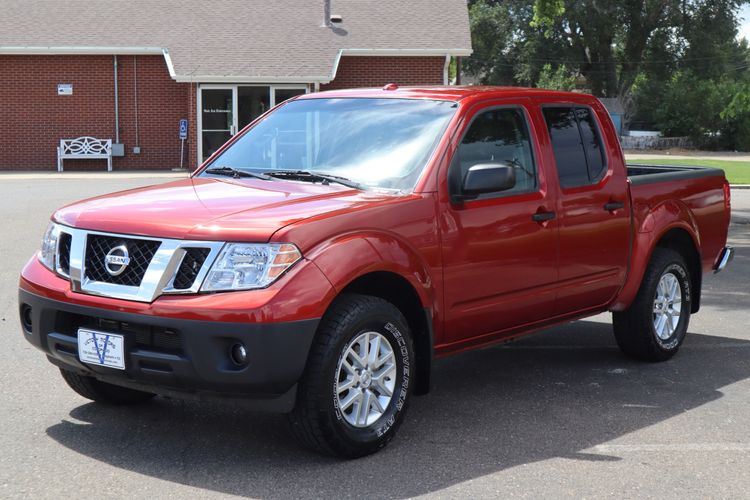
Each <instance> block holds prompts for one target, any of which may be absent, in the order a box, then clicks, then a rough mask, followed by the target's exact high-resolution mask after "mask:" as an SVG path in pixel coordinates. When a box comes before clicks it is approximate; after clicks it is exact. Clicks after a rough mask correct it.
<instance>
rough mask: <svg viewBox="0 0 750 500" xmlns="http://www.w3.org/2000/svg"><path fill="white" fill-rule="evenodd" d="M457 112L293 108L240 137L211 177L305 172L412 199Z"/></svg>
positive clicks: (343, 104) (444, 105)
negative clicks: (221, 171) (222, 173)
mask: <svg viewBox="0 0 750 500" xmlns="http://www.w3.org/2000/svg"><path fill="white" fill-rule="evenodd" d="M456 107H457V105H456V103H454V102H449V101H435V100H421V99H420V100H417V99H367V98H354V99H352V98H344V99H301V100H298V101H292V102H289V103H287V104H285V105H284V106H282V107H280V108H279V109H278V110H276V111H274V112H273V113H271V114H270V115H268V116H267V117H266V118H265V119H263V120H262V121H261V122H259V123H258V124H257V125H255V126H254V127H253V128H252V129H250V130H249V131H248V132H247V133H246V134H244V135H243V136H242V137H240V138H239V139H238V140H237V142H235V143H234V144H233V145H232V146H230V147H229V148H228V149H227V150H226V151H224V152H223V153H221V154H220V155H219V156H218V157H217V158H216V159H214V160H213V161H212V162H211V164H210V165H209V166H208V169H212V170H213V171H214V172H217V169H228V168H231V169H234V170H235V171H248V172H254V173H264V172H269V173H272V172H273V171H275V170H284V171H306V172H314V173H319V174H328V175H335V176H339V177H342V178H345V179H349V180H351V181H354V182H356V183H357V184H360V185H362V186H365V187H373V188H383V189H394V190H399V191H410V190H411V189H413V188H414V186H415V184H416V182H417V180H418V179H419V176H420V174H421V173H422V170H423V169H424V167H425V164H426V163H427V161H428V160H429V157H430V155H431V154H432V152H433V150H434V149H435V146H436V144H437V142H438V141H439V139H440V137H441V135H442V133H443V132H444V130H445V128H446V127H447V125H448V122H449V121H450V119H451V117H452V116H453V114H454V113H455V110H456ZM208 169H207V170H208ZM203 175H205V174H203ZM272 175H273V174H272Z"/></svg>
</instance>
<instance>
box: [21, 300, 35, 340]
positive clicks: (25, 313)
mask: <svg viewBox="0 0 750 500" xmlns="http://www.w3.org/2000/svg"><path fill="white" fill-rule="evenodd" d="M21 323H22V324H23V329H24V330H26V331H27V332H28V333H31V328H32V326H33V325H32V322H31V307H30V306H27V305H24V306H23V307H21Z"/></svg>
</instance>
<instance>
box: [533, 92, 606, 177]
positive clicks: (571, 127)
mask: <svg viewBox="0 0 750 500" xmlns="http://www.w3.org/2000/svg"><path fill="white" fill-rule="evenodd" d="M543 111H544V119H545V121H546V122H547V130H549V135H550V139H551V140H552V150H553V151H554V154H555V163H556V164H557V175H558V177H559V179H560V185H561V186H562V187H564V188H570V187H576V186H585V185H587V184H593V183H594V182H597V181H598V180H599V178H600V177H601V175H602V173H603V172H604V170H605V168H606V166H607V165H606V157H605V155H604V149H603V148H602V142H601V137H600V135H599V130H598V128H597V126H596V122H595V121H594V117H593V116H592V114H591V111H590V110H589V109H588V108H576V107H573V106H570V107H557V106H555V107H548V108H544V110H543Z"/></svg>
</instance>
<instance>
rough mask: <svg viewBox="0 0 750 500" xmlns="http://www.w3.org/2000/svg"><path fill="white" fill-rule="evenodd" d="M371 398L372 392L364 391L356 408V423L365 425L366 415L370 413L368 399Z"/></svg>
mask: <svg viewBox="0 0 750 500" xmlns="http://www.w3.org/2000/svg"><path fill="white" fill-rule="evenodd" d="M371 399H372V392H370V391H365V392H364V394H363V397H362V400H361V401H360V404H359V408H357V423H358V424H359V425H367V416H368V415H369V414H370V400H371Z"/></svg>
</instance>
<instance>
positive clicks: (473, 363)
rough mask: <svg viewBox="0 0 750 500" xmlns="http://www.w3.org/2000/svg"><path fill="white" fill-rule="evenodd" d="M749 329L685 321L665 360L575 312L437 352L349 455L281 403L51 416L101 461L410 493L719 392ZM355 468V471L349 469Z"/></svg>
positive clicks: (188, 473)
mask: <svg viewBox="0 0 750 500" xmlns="http://www.w3.org/2000/svg"><path fill="white" fill-rule="evenodd" d="M749 349H750V342H747V341H741V340H737V339H729V338H723V337H715V336H709V335H698V334H693V335H689V336H688V338H687V340H686V342H685V345H684V346H683V349H682V350H681V351H680V353H679V354H678V355H677V356H676V357H675V358H673V359H672V360H670V361H669V362H666V363H658V364H648V363H638V362H634V361H630V360H628V359H627V358H625V357H624V356H622V355H621V354H620V352H619V350H618V349H617V347H616V345H615V344H614V341H613V339H612V335H611V326H610V325H609V324H606V323H600V322H596V321H579V322H576V323H572V324H569V325H564V326H561V327H557V328H554V329H552V330H548V331H547V332H546V333H541V334H538V335H535V336H531V337H527V338H525V339H522V340H520V341H518V342H516V343H514V344H510V345H507V346H497V347H491V348H487V349H483V350H479V351H474V352H469V353H465V354H462V355H459V356H455V357H453V358H449V359H445V360H441V361H439V362H438V363H437V367H436V369H435V375H434V387H433V391H432V392H431V393H430V394H429V395H427V396H425V397H419V398H414V400H413V404H412V406H411V408H410V410H409V413H408V415H407V419H406V422H405V424H404V425H403V427H402V428H401V430H400V432H399V435H398V436H397V437H396V439H395V440H394V442H393V443H391V445H390V446H389V447H388V448H386V449H385V450H383V451H382V452H380V453H378V454H376V455H374V456H370V457H365V458H363V459H359V460H354V461H341V460H335V459H331V458H325V457H321V456H318V455H316V454H314V453H310V452H307V451H304V450H302V449H300V448H299V447H298V446H297V444H296V443H295V442H294V441H293V440H292V438H291V437H290V436H289V434H288V433H287V432H286V428H285V420H284V418H283V417H282V416H279V415H265V414H257V413H248V412H247V411H245V410H243V409H241V408H238V407H236V406H233V405H229V404H217V403H203V404H200V403H193V402H179V401H172V400H167V399H163V398H158V399H157V400H155V401H154V402H153V403H152V404H150V405H146V406H141V407H137V408H132V407H131V408H111V407H103V406H99V405H95V404H84V405H82V406H79V407H77V408H75V409H73V410H72V411H71V412H70V417H71V419H72V420H64V421H62V422H60V423H59V424H56V425H53V426H51V427H50V428H48V429H47V434H48V435H49V436H50V437H51V438H52V439H54V440H56V441H57V442H59V443H61V444H62V445H64V446H66V447H67V448H69V449H72V450H74V451H76V452H78V453H81V454H83V455H86V456H88V457H91V458H94V459H96V460H99V461H101V462H104V463H107V464H110V465H113V466H115V467H119V468H122V469H126V470H129V471H134V472H137V473H140V474H145V475H148V476H153V477H156V478H159V479H162V480H167V481H173V482H175V483H181V484H185V485H190V486H194V487H198V488H203V489H206V490H211V491H217V492H220V493H228V494H235V495H247V496H252V497H262V498H290V497H301V496H304V497H332V498H340V497H351V496H361V495H359V494H357V492H360V491H362V489H361V488H366V490H365V491H366V495H367V496H370V497H377V498H380V497H397V498H403V497H411V496H415V495H420V494H425V493H430V492H435V491H438V490H441V489H443V488H446V487H449V486H451V485H454V484H456V483H459V482H463V481H467V480H470V479H474V478H478V477H481V476H484V475H487V474H491V473H494V472H497V471H500V470H503V469H507V468H510V467H514V466H517V465H521V464H528V463H532V462H535V461H539V460H545V459H550V458H555V457H567V458H570V459H578V460H597V461H598V460H604V461H606V460H619V458H617V457H612V456H608V455H606V454H605V453H599V452H597V451H596V450H591V448H592V447H594V446H596V445H599V444H603V443H607V442H608V441H611V440H613V439H615V438H618V437H621V436H623V435H625V434H627V433H630V432H633V431H636V430H639V429H642V428H645V427H647V426H651V425H654V424H657V423H659V422H661V421H664V420H666V419H668V418H670V417H673V416H675V415H677V414H680V413H683V412H685V411H686V410H689V409H692V408H696V407H698V406H700V405H703V404H706V403H708V402H711V401H713V400H716V399H717V398H720V397H721V396H722V393H721V388H722V387H724V386H727V385H729V384H732V383H735V382H738V381H741V380H744V379H746V378H748V377H749V376H750V363H748V361H747V359H748V354H749V353H750V350H749ZM352 481H353V482H352Z"/></svg>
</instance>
